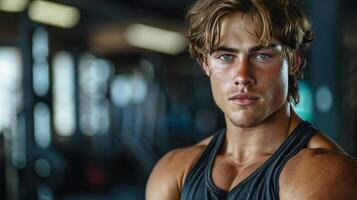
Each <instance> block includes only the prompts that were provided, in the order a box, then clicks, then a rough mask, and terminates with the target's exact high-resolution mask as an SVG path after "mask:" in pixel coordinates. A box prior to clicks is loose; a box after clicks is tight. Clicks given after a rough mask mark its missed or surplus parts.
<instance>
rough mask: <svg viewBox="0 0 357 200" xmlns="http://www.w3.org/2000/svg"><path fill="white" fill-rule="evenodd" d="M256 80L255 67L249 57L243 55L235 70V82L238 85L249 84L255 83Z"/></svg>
mask: <svg viewBox="0 0 357 200" xmlns="http://www.w3.org/2000/svg"><path fill="white" fill-rule="evenodd" d="M255 82H256V81H255V78H254V75H253V68H252V66H251V65H250V62H249V58H247V57H246V56H241V58H240V59H239V63H238V64H237V66H236V67H235V70H234V84H235V85H237V86H238V85H241V86H248V85H252V84H254V83H255Z"/></svg>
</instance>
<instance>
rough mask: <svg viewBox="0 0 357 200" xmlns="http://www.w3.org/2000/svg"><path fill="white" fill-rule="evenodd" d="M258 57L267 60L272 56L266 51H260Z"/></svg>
mask: <svg viewBox="0 0 357 200" xmlns="http://www.w3.org/2000/svg"><path fill="white" fill-rule="evenodd" d="M256 57H257V58H258V59H260V60H267V59H269V58H271V56H270V55H269V54H266V53H260V54H258V55H257V56H256Z"/></svg>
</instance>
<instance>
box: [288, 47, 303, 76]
mask: <svg viewBox="0 0 357 200" xmlns="http://www.w3.org/2000/svg"><path fill="white" fill-rule="evenodd" d="M302 59H303V58H302V53H301V50H296V51H295V52H294V55H293V58H292V63H290V65H289V75H294V74H295V73H296V72H297V71H298V69H299V68H300V65H301V63H302Z"/></svg>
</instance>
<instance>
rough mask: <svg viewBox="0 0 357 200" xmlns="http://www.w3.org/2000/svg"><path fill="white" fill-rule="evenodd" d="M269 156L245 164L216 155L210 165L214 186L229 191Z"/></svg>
mask: <svg viewBox="0 0 357 200" xmlns="http://www.w3.org/2000/svg"><path fill="white" fill-rule="evenodd" d="M268 158H269V157H262V158H260V159H257V160H255V161H253V162H250V163H247V164H245V165H240V164H238V163H236V162H234V161H232V160H230V159H227V158H224V157H222V156H217V157H216V159H215V161H214V162H213V165H212V170H211V178H212V181H213V183H214V185H215V186H217V187H218V188H220V189H222V190H224V191H230V190H232V189H233V188H234V187H235V186H237V185H238V184H239V183H241V182H242V181H244V180H245V179H246V178H248V177H249V176H250V175H251V174H252V173H254V172H255V171H256V170H258V169H259V168H260V167H261V166H262V165H263V164H264V162H266V160H268Z"/></svg>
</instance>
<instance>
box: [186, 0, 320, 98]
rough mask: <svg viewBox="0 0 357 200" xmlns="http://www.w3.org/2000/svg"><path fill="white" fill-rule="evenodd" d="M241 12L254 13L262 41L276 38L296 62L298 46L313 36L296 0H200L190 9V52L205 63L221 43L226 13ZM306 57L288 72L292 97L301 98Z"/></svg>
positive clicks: (262, 42) (301, 45)
mask: <svg viewBox="0 0 357 200" xmlns="http://www.w3.org/2000/svg"><path fill="white" fill-rule="evenodd" d="M233 12H240V13H242V14H243V16H245V15H248V16H250V17H252V19H253V21H254V22H256V23H257V27H258V29H257V30H256V31H255V32H254V33H251V34H252V35H253V36H254V37H255V38H256V39H257V40H258V41H259V42H260V43H261V44H263V45H269V44H271V42H272V40H273V39H276V40H278V41H279V42H281V44H282V45H283V54H284V56H285V57H286V58H287V59H288V62H289V65H292V64H293V62H294V61H293V55H294V52H296V50H300V51H301V52H302V53H303V52H304V50H306V49H307V48H308V47H309V45H310V43H311V42H312V40H313V31H312V27H311V23H310V21H309V19H308V17H307V16H306V14H305V13H304V11H303V9H302V8H301V7H300V6H299V5H298V4H297V2H296V1H295V0H198V1H197V2H196V3H195V4H194V5H193V6H192V7H191V8H190V10H189V11H188V13H187V15H186V21H187V24H188V27H189V32H188V40H189V53H190V54H191V56H192V57H193V58H196V59H197V61H198V62H199V63H200V64H202V62H204V61H205V59H206V57H207V56H208V55H210V54H211V53H212V52H213V51H214V50H215V49H216V48H217V45H218V44H219V38H220V32H221V30H220V28H221V21H222V18H223V17H224V16H226V15H227V14H230V13H233ZM304 68H305V60H304V61H303V62H302V64H301V65H300V66H299V68H298V70H297V72H296V73H295V74H293V75H289V101H291V100H293V101H294V103H295V104H297V103H298V102H299V99H300V94H299V89H298V84H297V81H298V80H299V79H301V78H302V77H303V71H304Z"/></svg>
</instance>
